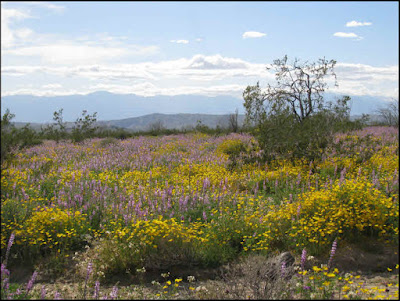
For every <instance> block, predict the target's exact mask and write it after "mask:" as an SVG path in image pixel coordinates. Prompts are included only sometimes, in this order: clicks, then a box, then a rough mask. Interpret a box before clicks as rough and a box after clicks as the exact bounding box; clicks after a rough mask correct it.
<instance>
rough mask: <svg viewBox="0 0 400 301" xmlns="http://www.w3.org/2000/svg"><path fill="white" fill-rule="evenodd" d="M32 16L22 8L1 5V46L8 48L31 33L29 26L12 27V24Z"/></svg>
mask: <svg viewBox="0 0 400 301" xmlns="http://www.w3.org/2000/svg"><path fill="white" fill-rule="evenodd" d="M27 18H32V16H31V15H30V14H28V13H26V12H24V11H22V10H18V9H14V8H5V7H4V6H3V3H2V5H1V48H2V49H5V48H10V47H12V46H14V45H16V43H17V42H18V41H19V40H20V39H23V38H26V37H27V36H28V35H29V34H31V33H32V30H30V29H29V28H20V29H12V24H13V23H15V22H18V21H21V20H23V19H27Z"/></svg>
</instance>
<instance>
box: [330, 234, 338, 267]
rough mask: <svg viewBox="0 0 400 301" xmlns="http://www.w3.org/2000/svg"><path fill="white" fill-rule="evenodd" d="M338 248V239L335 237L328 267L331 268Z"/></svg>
mask: <svg viewBox="0 0 400 301" xmlns="http://www.w3.org/2000/svg"><path fill="white" fill-rule="evenodd" d="M336 248H337V241H336V239H335V241H334V242H333V244H332V249H331V256H330V257H329V262H328V269H330V268H331V266H332V262H333V256H335V253H336Z"/></svg>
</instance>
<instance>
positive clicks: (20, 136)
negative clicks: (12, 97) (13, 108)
mask: <svg viewBox="0 0 400 301" xmlns="http://www.w3.org/2000/svg"><path fill="white" fill-rule="evenodd" d="M14 117H15V115H14V114H11V113H10V111H9V110H8V109H7V110H6V112H5V114H4V115H3V118H2V119H1V164H3V162H5V161H6V160H8V159H11V158H12V157H13V156H14V155H15V152H16V151H18V150H21V149H23V148H25V147H29V146H34V145H38V144H41V143H42V141H41V140H40V138H39V135H38V133H36V132H35V131H34V130H33V129H32V128H31V127H30V125H29V124H27V125H25V126H24V127H23V128H21V129H17V128H16V127H15V126H14V124H12V123H11V120H12V119H13V118H14Z"/></svg>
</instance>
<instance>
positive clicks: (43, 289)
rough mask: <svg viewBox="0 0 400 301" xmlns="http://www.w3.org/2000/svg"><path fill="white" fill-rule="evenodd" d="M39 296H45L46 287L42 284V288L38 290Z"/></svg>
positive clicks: (42, 297)
mask: <svg viewBox="0 0 400 301" xmlns="http://www.w3.org/2000/svg"><path fill="white" fill-rule="evenodd" d="M40 298H41V299H42V300H44V299H45V298H46V289H45V287H44V285H42V289H41V290H40Z"/></svg>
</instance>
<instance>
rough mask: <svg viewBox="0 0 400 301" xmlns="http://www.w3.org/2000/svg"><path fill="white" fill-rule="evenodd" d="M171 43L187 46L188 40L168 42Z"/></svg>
mask: <svg viewBox="0 0 400 301" xmlns="http://www.w3.org/2000/svg"><path fill="white" fill-rule="evenodd" d="M170 42H171V43H177V44H188V43H189V41H188V40H170Z"/></svg>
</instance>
